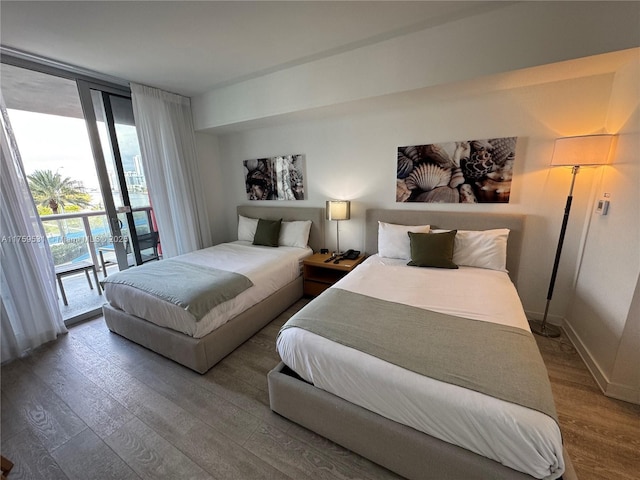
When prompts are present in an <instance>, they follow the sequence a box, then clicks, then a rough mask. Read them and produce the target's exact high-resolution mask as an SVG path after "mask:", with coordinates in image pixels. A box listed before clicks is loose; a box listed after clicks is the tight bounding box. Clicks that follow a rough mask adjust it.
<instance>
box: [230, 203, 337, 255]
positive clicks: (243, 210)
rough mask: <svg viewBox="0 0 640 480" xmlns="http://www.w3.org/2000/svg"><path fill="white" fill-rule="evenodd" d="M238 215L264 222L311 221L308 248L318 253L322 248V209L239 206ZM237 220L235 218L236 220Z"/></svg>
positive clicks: (323, 220)
mask: <svg viewBox="0 0 640 480" xmlns="http://www.w3.org/2000/svg"><path fill="white" fill-rule="evenodd" d="M237 211H238V215H242V216H244V217H250V218H264V219H265V220H278V219H280V218H281V219H283V220H288V221H293V220H311V222H312V223H311V232H310V233H309V246H310V247H311V248H313V251H314V252H319V251H320V249H321V248H322V247H323V246H324V222H325V218H324V208H318V207H278V206H275V207H265V206H258V205H239V206H238V208H237ZM236 220H237V218H236Z"/></svg>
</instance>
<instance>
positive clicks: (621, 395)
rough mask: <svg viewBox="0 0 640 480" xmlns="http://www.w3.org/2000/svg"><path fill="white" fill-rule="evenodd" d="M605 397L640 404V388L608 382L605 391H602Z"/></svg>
mask: <svg viewBox="0 0 640 480" xmlns="http://www.w3.org/2000/svg"><path fill="white" fill-rule="evenodd" d="M604 394H605V395H606V396H607V397H611V398H615V399H617V400H624V401H625V402H629V403H635V404H636V405H640V389H638V388H633V387H630V386H629V385H622V384H620V383H610V384H609V385H608V386H607V391H606V392H604Z"/></svg>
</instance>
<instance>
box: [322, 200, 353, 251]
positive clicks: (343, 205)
mask: <svg viewBox="0 0 640 480" xmlns="http://www.w3.org/2000/svg"><path fill="white" fill-rule="evenodd" d="M326 210H327V220H336V221H338V223H337V224H336V253H337V254H340V253H342V252H340V223H339V222H340V221H341V220H349V219H350V218H351V202H350V201H349V200H328V201H327V208H326Z"/></svg>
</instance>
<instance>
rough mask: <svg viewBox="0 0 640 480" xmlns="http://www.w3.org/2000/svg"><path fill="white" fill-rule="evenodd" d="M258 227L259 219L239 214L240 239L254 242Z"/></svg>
mask: <svg viewBox="0 0 640 480" xmlns="http://www.w3.org/2000/svg"><path fill="white" fill-rule="evenodd" d="M256 228H258V219H257V218H249V217H243V216H242V215H238V240H244V241H245V242H251V243H253V237H255V235H256Z"/></svg>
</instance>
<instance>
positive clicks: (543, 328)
mask: <svg viewBox="0 0 640 480" xmlns="http://www.w3.org/2000/svg"><path fill="white" fill-rule="evenodd" d="M579 171H580V166H579V165H574V166H573V167H572V170H571V173H572V176H571V187H570V188H569V195H568V196H567V203H566V204H565V206H564V216H563V217H562V227H561V228H560V237H559V238H558V246H557V247H556V258H555V260H554V262H553V270H552V272H551V280H550V281H549V290H548V291H547V304H546V305H545V307H544V316H543V317H542V322H538V321H535V320H532V321H531V322H530V327H531V331H532V332H533V333H536V334H538V335H541V336H543V337H551V338H556V337H559V336H560V328H558V327H556V326H555V325H549V324H548V323H547V315H548V313H549V304H550V303H551V298H552V297H553V289H554V287H555V285H556V277H557V276H558V267H559V265H560V255H561V254H562V245H563V244H564V236H565V234H566V233H567V224H568V223H569V213H570V212H571V203H572V202H573V186H574V185H575V183H576V175H577V174H578V172H579Z"/></svg>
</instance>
